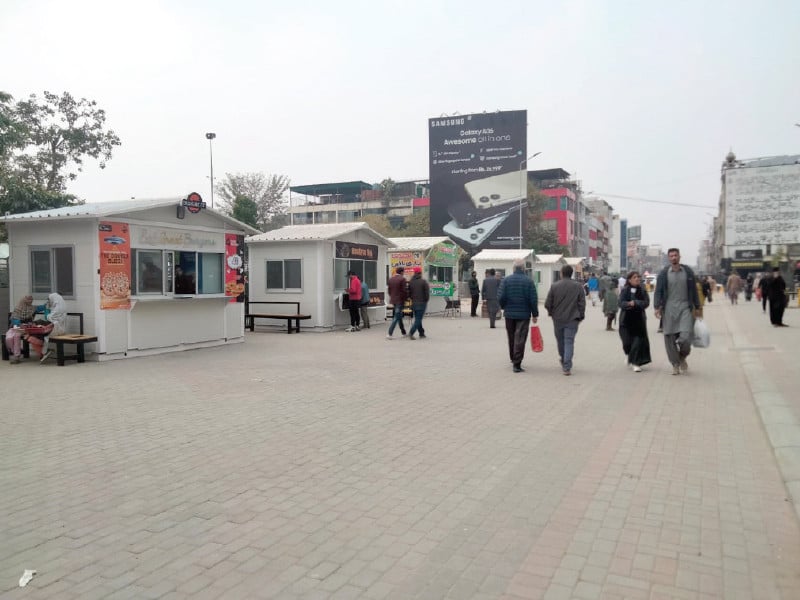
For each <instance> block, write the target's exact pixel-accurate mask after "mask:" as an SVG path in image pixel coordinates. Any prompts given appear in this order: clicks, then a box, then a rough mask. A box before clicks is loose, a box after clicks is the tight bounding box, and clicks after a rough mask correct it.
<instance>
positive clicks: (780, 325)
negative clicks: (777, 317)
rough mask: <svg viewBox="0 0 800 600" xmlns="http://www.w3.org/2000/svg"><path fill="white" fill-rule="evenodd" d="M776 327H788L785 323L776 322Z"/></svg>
mask: <svg viewBox="0 0 800 600" xmlns="http://www.w3.org/2000/svg"><path fill="white" fill-rule="evenodd" d="M778 327H788V325H787V324H786V323H778Z"/></svg>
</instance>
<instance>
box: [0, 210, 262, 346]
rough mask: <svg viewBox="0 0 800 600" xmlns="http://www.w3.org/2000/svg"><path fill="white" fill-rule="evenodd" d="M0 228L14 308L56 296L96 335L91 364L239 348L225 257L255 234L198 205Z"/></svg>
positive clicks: (16, 221)
mask: <svg viewBox="0 0 800 600" xmlns="http://www.w3.org/2000/svg"><path fill="white" fill-rule="evenodd" d="M190 197H191V195H190ZM197 198H199V196H197ZM0 222H4V223H5V225H6V228H7V231H8V241H9V249H10V256H9V281H10V295H11V298H12V304H16V301H17V300H18V299H19V298H20V297H22V296H24V295H26V294H32V295H33V297H34V303H35V304H43V303H44V302H45V301H46V300H47V296H48V294H50V293H52V292H58V293H60V294H61V295H62V296H63V297H64V300H65V301H66V305H67V310H68V311H69V312H76V313H83V317H84V332H85V333H86V334H88V335H95V336H97V343H95V344H90V345H88V346H87V354H93V356H91V357H90V358H95V359H97V360H109V359H113V358H124V357H131V356H139V355H148V354H160V353H164V352H171V351H176V350H187V349H191V348H198V347H207V346H218V345H224V344H231V343H237V342H242V341H244V302H243V301H244V283H243V282H244V273H243V268H242V264H241V258H231V256H240V254H242V253H243V252H240V250H241V251H243V249H244V246H243V242H244V236H245V235H246V234H251V233H255V232H257V230H256V229H253V228H252V227H250V226H249V225H246V224H244V223H241V222H239V221H237V220H235V219H232V218H231V217H228V216H226V215H224V214H222V213H219V212H216V211H214V210H209V209H207V208H205V205H204V204H202V202H201V201H198V202H197V203H196V204H192V205H191V206H190V207H189V208H187V206H186V205H184V201H182V200H181V199H178V198H175V199H166V200H126V201H122V202H102V203H91V204H81V205H74V206H68V207H63V208H56V209H52V210H43V211H36V212H30V213H23V214H16V215H6V216H5V217H2V218H0ZM231 265H234V266H231ZM148 269H149V271H148ZM146 272H147V273H149V274H145V273H146ZM178 278H180V281H178Z"/></svg>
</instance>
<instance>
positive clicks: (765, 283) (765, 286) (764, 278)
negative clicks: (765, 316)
mask: <svg viewBox="0 0 800 600" xmlns="http://www.w3.org/2000/svg"><path fill="white" fill-rule="evenodd" d="M770 281H771V277H770V276H769V273H762V274H761V277H759V278H758V289H759V290H761V312H767V297H768V296H769V284H770Z"/></svg>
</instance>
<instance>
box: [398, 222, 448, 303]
mask: <svg viewBox="0 0 800 600" xmlns="http://www.w3.org/2000/svg"><path fill="white" fill-rule="evenodd" d="M389 240H390V241H391V242H392V243H393V244H394V248H391V249H390V250H389V276H390V277H391V276H392V275H394V272H395V269H396V268H397V267H401V266H402V267H403V268H404V269H405V275H406V278H407V279H410V278H411V275H412V271H411V270H412V268H413V267H420V268H421V269H422V275H423V276H424V277H425V279H427V280H428V285H429V286H430V289H431V299H430V301H429V302H428V308H427V311H426V312H428V313H437V312H442V311H444V310H445V309H446V308H447V301H448V300H451V301H452V299H453V297H454V296H457V292H456V279H457V271H458V259H459V256H460V255H461V252H462V250H461V248H459V247H458V245H457V244H456V243H455V242H454V241H453V240H451V239H450V238H449V237H447V236H441V237H402V238H389ZM456 299H457V298H456Z"/></svg>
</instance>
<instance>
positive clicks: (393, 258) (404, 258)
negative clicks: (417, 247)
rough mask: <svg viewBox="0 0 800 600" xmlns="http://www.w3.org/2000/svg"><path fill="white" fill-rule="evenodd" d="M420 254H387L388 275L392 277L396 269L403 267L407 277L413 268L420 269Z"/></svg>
mask: <svg viewBox="0 0 800 600" xmlns="http://www.w3.org/2000/svg"><path fill="white" fill-rule="evenodd" d="M423 258H424V257H423V255H422V252H419V251H410V252H389V275H390V276H391V275H394V273H395V269H397V267H403V268H404V269H405V270H406V274H407V275H408V274H409V273H410V272H411V269H412V268H413V267H419V268H420V269H421V268H422V260H423Z"/></svg>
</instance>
